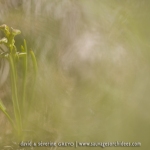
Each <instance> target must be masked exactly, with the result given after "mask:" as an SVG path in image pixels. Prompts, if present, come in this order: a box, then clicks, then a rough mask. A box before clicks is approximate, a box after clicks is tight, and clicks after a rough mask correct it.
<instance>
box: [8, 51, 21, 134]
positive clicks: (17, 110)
mask: <svg viewBox="0 0 150 150" xmlns="http://www.w3.org/2000/svg"><path fill="white" fill-rule="evenodd" d="M9 62H10V68H11V85H12V101H13V106H14V114H15V118H16V123H17V126H18V134H19V135H20V133H21V130H22V121H21V114H20V107H19V102H18V92H17V84H16V82H17V81H16V70H15V62H14V59H13V56H12V53H10V55H9Z"/></svg>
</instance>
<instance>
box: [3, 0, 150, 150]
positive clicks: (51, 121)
mask: <svg viewBox="0 0 150 150" xmlns="http://www.w3.org/2000/svg"><path fill="white" fill-rule="evenodd" d="M0 8H1V11H0V23H1V24H2V23H6V24H8V25H9V26H13V27H15V28H19V29H20V30H21V31H22V36H20V37H18V38H16V40H18V41H19V40H20V41H21V40H22V39H23V38H25V39H27V44H28V45H29V47H31V48H32V49H34V50H36V51H35V53H36V56H37V59H38V66H39V75H38V81H37V86H36V97H35V100H34V102H33V104H32V108H33V110H32V114H31V115H30V120H31V121H30V122H27V123H28V124H29V127H31V126H32V125H33V130H34V132H37V139H38V140H43V141H44V140H49V141H50V140H57V141H76V140H77V141H81V142H82V141H83V142H84V141H131V142H132V141H137V142H141V143H142V147H140V148H139V149H142V150H145V149H148V146H149V138H150V137H149V135H150V134H149V126H150V117H149V107H150V102H149V98H150V92H149V90H150V79H149V77H150V65H149V64H150V51H149V48H150V45H149V35H150V30H149V26H150V19H149V13H150V5H149V2H148V1H147V0H143V1H141V0H132V1H130V0H124V1H120V0H107V1H102V0H88V1H87V0H80V1H79V0H78V1H77V0H63V1H59V0H51V1H49V0H43V1H38V2H37V1H36V0H32V1H24V0H22V1H19V0H14V1H13V2H12V1H10V0H5V1H3V0H1V1H0ZM18 46H19V44H18ZM28 82H29V83H30V81H28ZM6 86H7V84H6ZM3 88H5V86H3ZM3 88H1V89H2V90H3ZM5 89H6V90H5V91H6V97H8V96H7V90H8V91H9V87H8V88H5ZM30 90H31V89H30V87H29V91H30ZM8 93H9V92H8ZM6 100H7V101H8V99H6ZM1 118H2V117H1ZM0 124H1V126H2V127H5V128H4V129H5V130H0V132H1V133H2V132H3V133H5V134H6V132H8V131H7V130H8V127H9V125H7V126H6V125H5V124H7V122H6V121H4V118H2V119H1V121H0ZM35 124H36V126H37V127H35ZM45 132H48V133H49V134H48V133H47V134H46V133H45ZM51 135H53V136H51ZM38 137H39V138H38ZM3 138H5V136H1V139H3ZM35 140H36V136H35ZM58 149H63V148H61V147H60V148H58ZM67 149H69V148H67ZM70 149H71V148H70ZM78 149H83V150H84V149H85V150H86V149H87V148H78ZM88 149H94V148H88ZM106 149H107V148H106ZM111 149H112V150H113V149H115V148H111ZM126 149H129V150H130V149H133V148H132V147H128V148H127V147H126Z"/></svg>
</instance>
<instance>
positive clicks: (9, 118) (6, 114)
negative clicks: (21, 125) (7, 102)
mask: <svg viewBox="0 0 150 150" xmlns="http://www.w3.org/2000/svg"><path fill="white" fill-rule="evenodd" d="M1 110H2V112H3V113H4V114H5V116H6V117H7V119H8V120H9V122H10V123H11V125H12V126H13V128H14V129H15V130H16V126H15V124H14V122H13V120H12V119H11V117H10V116H9V115H8V113H7V112H6V111H5V110H3V109H1Z"/></svg>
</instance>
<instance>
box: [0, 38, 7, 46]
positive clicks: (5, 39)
mask: <svg viewBox="0 0 150 150" xmlns="http://www.w3.org/2000/svg"><path fill="white" fill-rule="evenodd" d="M7 42H8V39H7V38H5V37H4V38H2V39H1V40H0V44H6V43H7Z"/></svg>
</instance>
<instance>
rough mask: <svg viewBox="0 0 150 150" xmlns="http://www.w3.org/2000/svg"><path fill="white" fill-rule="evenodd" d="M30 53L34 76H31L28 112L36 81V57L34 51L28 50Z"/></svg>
mask: <svg viewBox="0 0 150 150" xmlns="http://www.w3.org/2000/svg"><path fill="white" fill-rule="evenodd" d="M30 54H31V58H32V64H33V69H34V78H33V84H32V93H31V94H32V95H31V99H30V102H29V105H28V106H29V107H28V110H29V111H28V112H30V106H31V104H32V101H33V99H34V92H35V83H36V78H37V70H38V67H37V61H36V57H35V55H34V52H33V51H32V50H30Z"/></svg>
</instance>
